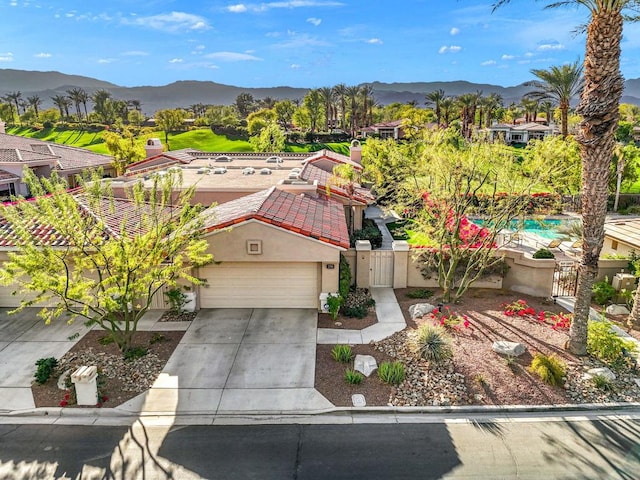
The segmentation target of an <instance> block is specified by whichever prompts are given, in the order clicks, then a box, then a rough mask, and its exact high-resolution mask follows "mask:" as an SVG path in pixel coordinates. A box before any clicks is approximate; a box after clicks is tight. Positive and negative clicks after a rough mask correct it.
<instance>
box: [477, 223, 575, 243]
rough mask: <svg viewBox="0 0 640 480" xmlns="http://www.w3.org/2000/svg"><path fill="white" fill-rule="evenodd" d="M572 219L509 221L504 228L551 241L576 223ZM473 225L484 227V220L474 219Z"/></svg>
mask: <svg viewBox="0 0 640 480" xmlns="http://www.w3.org/2000/svg"><path fill="white" fill-rule="evenodd" d="M577 221H578V220H574V219H569V218H567V219H560V218H545V219H541V220H534V219H525V220H511V221H510V222H509V224H508V225H506V226H505V228H507V229H509V230H518V231H522V232H524V233H532V234H534V235H538V236H539V237H542V238H547V239H549V240H553V239H554V238H557V237H561V236H563V234H562V233H560V230H561V229H562V227H565V226H569V225H570V224H572V223H574V222H577ZM473 223H475V224H477V225H480V226H482V225H484V223H485V220H481V219H474V220H473Z"/></svg>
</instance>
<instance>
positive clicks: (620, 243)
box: [602, 219, 640, 256]
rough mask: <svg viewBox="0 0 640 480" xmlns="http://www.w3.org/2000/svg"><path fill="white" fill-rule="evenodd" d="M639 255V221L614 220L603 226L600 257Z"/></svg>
mask: <svg viewBox="0 0 640 480" xmlns="http://www.w3.org/2000/svg"><path fill="white" fill-rule="evenodd" d="M631 252H636V253H640V219H630V220H626V219H625V220H615V221H612V222H607V223H605V225H604V245H603V247H602V255H606V254H611V255H624V256H628V255H629V254H630V253H631Z"/></svg>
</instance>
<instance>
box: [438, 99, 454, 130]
mask: <svg viewBox="0 0 640 480" xmlns="http://www.w3.org/2000/svg"><path fill="white" fill-rule="evenodd" d="M455 105H456V101H455V99H454V98H453V97H445V98H443V99H442V100H440V113H441V115H442V123H443V125H444V127H445V128H446V127H448V126H449V118H450V117H451V112H452V111H453V109H454V108H455Z"/></svg>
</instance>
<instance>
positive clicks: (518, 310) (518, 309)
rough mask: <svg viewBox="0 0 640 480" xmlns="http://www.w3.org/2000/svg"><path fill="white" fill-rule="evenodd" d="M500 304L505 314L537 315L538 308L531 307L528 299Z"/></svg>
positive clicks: (509, 315)
mask: <svg viewBox="0 0 640 480" xmlns="http://www.w3.org/2000/svg"><path fill="white" fill-rule="evenodd" d="M500 306H501V307H502V308H503V309H504V314H505V315H506V316H507V317H513V316H514V315H518V316H519V317H524V316H526V315H531V316H535V315H536V310H535V309H534V308H533V307H530V306H529V305H528V304H527V302H526V300H516V301H515V302H511V303H503V304H502V305H500Z"/></svg>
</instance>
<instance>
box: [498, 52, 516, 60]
mask: <svg viewBox="0 0 640 480" xmlns="http://www.w3.org/2000/svg"><path fill="white" fill-rule="evenodd" d="M500 58H501V59H502V60H513V59H514V58H516V57H515V55H507V54H506V53H505V54H504V55H502V57H500Z"/></svg>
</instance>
